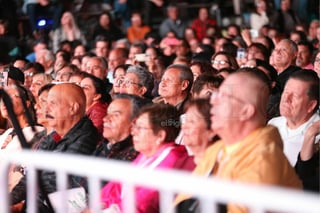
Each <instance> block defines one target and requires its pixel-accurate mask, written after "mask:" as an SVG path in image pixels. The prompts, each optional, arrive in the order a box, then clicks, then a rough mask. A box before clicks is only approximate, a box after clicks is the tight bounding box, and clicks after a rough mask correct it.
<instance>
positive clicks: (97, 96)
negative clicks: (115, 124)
mask: <svg viewBox="0 0 320 213" xmlns="http://www.w3.org/2000/svg"><path fill="white" fill-rule="evenodd" d="M80 86H81V87H82V89H83V91H84V94H85V95H86V114H87V116H88V117H89V118H90V120H91V121H92V122H93V125H94V126H95V127H96V128H97V129H98V132H99V133H100V134H101V135H102V132H103V117H104V116H105V115H106V113H107V108H108V105H109V103H110V101H111V97H110V95H109V94H107V92H106V90H105V87H104V82H103V81H102V80H101V79H99V78H97V77H95V76H93V75H90V74H88V76H87V77H85V78H84V79H82V81H81V83H80Z"/></svg>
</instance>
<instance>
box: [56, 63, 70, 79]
mask: <svg viewBox="0 0 320 213" xmlns="http://www.w3.org/2000/svg"><path fill="white" fill-rule="evenodd" d="M71 73H72V71H71V70H70V68H69V67H64V68H62V69H60V70H59V71H58V72H57V76H56V78H55V81H58V82H68V81H69V79H70V77H71Z"/></svg>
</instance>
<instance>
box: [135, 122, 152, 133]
mask: <svg viewBox="0 0 320 213" xmlns="http://www.w3.org/2000/svg"><path fill="white" fill-rule="evenodd" d="M132 130H135V131H138V132H140V131H141V130H152V128H150V127H143V126H139V125H137V124H136V123H133V124H132Z"/></svg>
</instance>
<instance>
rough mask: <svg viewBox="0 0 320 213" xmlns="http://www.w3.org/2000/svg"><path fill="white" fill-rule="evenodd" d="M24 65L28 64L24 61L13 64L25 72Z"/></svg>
mask: <svg viewBox="0 0 320 213" xmlns="http://www.w3.org/2000/svg"><path fill="white" fill-rule="evenodd" d="M24 65H26V62H24V61H23V60H16V61H15V62H14V63H13V66H14V67H17V68H19V69H20V70H23V68H24Z"/></svg>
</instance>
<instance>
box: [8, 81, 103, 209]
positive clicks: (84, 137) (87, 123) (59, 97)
mask: <svg viewBox="0 0 320 213" xmlns="http://www.w3.org/2000/svg"><path fill="white" fill-rule="evenodd" d="M85 108H86V98H85V95H84V93H83V91H82V89H81V88H80V87H79V86H77V85H75V84H68V83H66V84H59V85H55V86H54V87H52V89H51V90H50V91H49V94H48V99H47V108H46V117H47V118H48V120H49V125H50V126H51V127H52V128H53V129H54V130H55V131H54V132H52V133H51V134H49V135H48V136H47V137H46V138H44V140H43V141H42V142H41V144H40V146H39V150H43V151H52V152H61V153H69V154H83V155H91V154H92V153H93V151H94V149H95V147H96V145H97V143H98V141H99V138H98V135H99V134H98V132H97V129H96V128H95V127H94V126H93V124H92V122H91V120H89V119H88V118H87V117H86V116H85ZM39 178H40V181H39V188H40V193H39V196H38V200H39V212H50V210H49V209H48V208H47V206H45V205H44V201H45V197H46V196H47V195H48V194H50V193H53V192H55V191H56V190H57V186H56V174H55V173H54V172H52V171H39ZM68 184H69V185H68V187H69V188H74V187H79V183H78V182H77V181H76V178H74V177H72V176H69V182H68ZM11 195H12V204H16V203H18V202H21V201H22V200H25V199H26V178H25V177H24V178H22V180H21V181H20V182H19V183H18V184H17V186H15V188H14V189H13V191H12V192H11Z"/></svg>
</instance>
